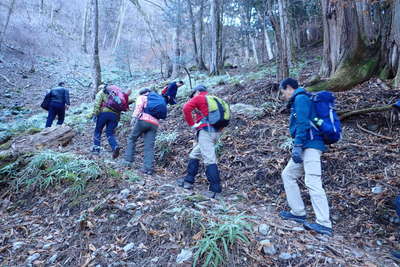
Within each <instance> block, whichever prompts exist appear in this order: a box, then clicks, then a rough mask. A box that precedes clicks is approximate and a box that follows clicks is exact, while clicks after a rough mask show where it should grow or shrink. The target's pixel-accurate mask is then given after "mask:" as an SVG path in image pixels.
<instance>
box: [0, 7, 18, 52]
mask: <svg viewBox="0 0 400 267" xmlns="http://www.w3.org/2000/svg"><path fill="white" fill-rule="evenodd" d="M15 1H16V0H11V3H10V7H9V8H8V13H7V18H6V23H5V24H4V27H3V30H2V32H1V33H0V49H1V46H2V44H3V41H4V38H5V35H6V32H7V28H8V24H9V23H10V18H11V15H12V13H13V11H14V4H15Z"/></svg>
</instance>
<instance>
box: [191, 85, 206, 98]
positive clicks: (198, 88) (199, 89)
mask: <svg viewBox="0 0 400 267" xmlns="http://www.w3.org/2000/svg"><path fill="white" fill-rule="evenodd" d="M192 90H193V92H192V93H191V94H190V97H193V96H194V94H195V93H196V92H197V91H199V92H207V87H205V86H204V85H202V84H199V85H197V86H196V87H195V88H193V89H192Z"/></svg>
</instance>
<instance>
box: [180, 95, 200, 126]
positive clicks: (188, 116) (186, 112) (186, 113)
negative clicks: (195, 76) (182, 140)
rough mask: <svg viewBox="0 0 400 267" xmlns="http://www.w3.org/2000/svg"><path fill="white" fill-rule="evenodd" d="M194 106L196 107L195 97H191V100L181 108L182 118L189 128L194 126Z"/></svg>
mask: <svg viewBox="0 0 400 267" xmlns="http://www.w3.org/2000/svg"><path fill="white" fill-rule="evenodd" d="M196 106H197V97H193V98H192V99H190V101H189V102H187V103H186V104H185V105H184V106H183V118H184V119H185V121H186V122H187V124H188V125H189V126H190V127H192V126H193V125H194V120H193V116H192V112H193V110H194V109H195V108H196Z"/></svg>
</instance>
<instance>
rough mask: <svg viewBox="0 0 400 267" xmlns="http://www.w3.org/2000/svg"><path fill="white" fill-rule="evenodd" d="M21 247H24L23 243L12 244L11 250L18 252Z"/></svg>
mask: <svg viewBox="0 0 400 267" xmlns="http://www.w3.org/2000/svg"><path fill="white" fill-rule="evenodd" d="M23 245H25V243H24V242H15V243H13V246H12V249H13V250H18V249H20V248H22V246H23Z"/></svg>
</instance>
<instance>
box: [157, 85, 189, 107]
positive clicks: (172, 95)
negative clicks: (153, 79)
mask: <svg viewBox="0 0 400 267" xmlns="http://www.w3.org/2000/svg"><path fill="white" fill-rule="evenodd" d="M182 85H184V82H183V81H178V82H172V83H170V84H168V85H167V86H166V87H164V89H163V90H162V91H161V95H162V96H163V97H164V99H165V102H166V103H167V104H170V105H175V104H176V94H177V93H178V88H179V87H181V86H182Z"/></svg>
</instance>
